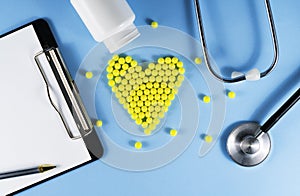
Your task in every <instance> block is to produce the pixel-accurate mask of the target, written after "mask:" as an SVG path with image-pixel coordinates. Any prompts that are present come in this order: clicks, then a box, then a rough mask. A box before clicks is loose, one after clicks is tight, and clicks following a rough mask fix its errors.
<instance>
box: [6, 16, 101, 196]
mask: <svg viewBox="0 0 300 196" xmlns="http://www.w3.org/2000/svg"><path fill="white" fill-rule="evenodd" d="M0 69H1V72H0V73H1V77H0V91H1V95H0V108H1V110H0V119H1V130H0V134H1V136H0V157H1V161H0V172H5V171H12V170H17V169H23V168H29V167H32V166H37V165H40V164H46V163H48V164H54V165H57V168H56V169H53V170H51V171H48V172H45V173H41V174H33V175H28V176H21V177H15V178H9V179H4V180H0V195H7V194H15V193H18V192H21V191H23V190H25V189H27V188H29V187H32V186H34V185H37V184H39V183H42V182H44V181H47V180H49V179H52V178H54V177H56V176H58V175H61V174H63V173H66V172H68V171H70V170H73V169H75V168H78V167H80V166H82V165H85V164H87V163H90V162H92V161H95V160H97V159H99V158H100V157H101V156H102V154H103V148H102V144H101V142H100V140H99V138H98V135H97V133H96V131H95V129H94V127H93V123H92V122H91V119H90V118H89V117H88V115H87V112H86V110H85V107H84V105H83V103H82V101H81V98H80V95H79V92H78V90H77V87H76V84H75V83H74V81H73V80H72V78H71V76H70V74H69V72H68V70H67V67H66V66H65V64H64V61H63V59H62V56H61V54H60V52H59V49H58V45H57V43H56V41H55V38H54V36H53V34H52V32H51V30H50V27H49V25H48V23H47V22H46V21H45V20H43V19H38V20H35V21H33V22H31V23H29V24H26V25H24V26H22V27H20V28H18V29H15V30H13V31H10V32H8V33H6V34H4V35H1V36H0ZM2 170H3V171H2Z"/></svg>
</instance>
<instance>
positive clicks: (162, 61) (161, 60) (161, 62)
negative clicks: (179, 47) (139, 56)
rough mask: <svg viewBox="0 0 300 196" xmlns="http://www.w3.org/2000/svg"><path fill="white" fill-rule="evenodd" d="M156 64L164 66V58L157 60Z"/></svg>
mask: <svg viewBox="0 0 300 196" xmlns="http://www.w3.org/2000/svg"><path fill="white" fill-rule="evenodd" d="M157 62H158V63H159V64H164V63H165V59H164V58H159V59H158V60H157Z"/></svg>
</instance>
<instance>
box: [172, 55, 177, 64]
mask: <svg viewBox="0 0 300 196" xmlns="http://www.w3.org/2000/svg"><path fill="white" fill-rule="evenodd" d="M177 62H178V58H177V57H175V56H174V57H173V58H172V63H174V64H176V63H177Z"/></svg>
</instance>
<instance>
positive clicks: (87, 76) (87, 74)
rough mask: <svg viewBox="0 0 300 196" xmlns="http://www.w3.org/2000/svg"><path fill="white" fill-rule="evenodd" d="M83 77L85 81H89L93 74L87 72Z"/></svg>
mask: <svg viewBox="0 0 300 196" xmlns="http://www.w3.org/2000/svg"><path fill="white" fill-rule="evenodd" d="M85 77H86V78H87V79H91V78H92V77H93V72H91V71H87V72H86V73H85Z"/></svg>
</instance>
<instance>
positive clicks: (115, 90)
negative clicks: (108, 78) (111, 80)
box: [111, 86, 119, 92]
mask: <svg viewBox="0 0 300 196" xmlns="http://www.w3.org/2000/svg"><path fill="white" fill-rule="evenodd" d="M118 90H119V89H118V87H116V86H113V87H112V88H111V91H112V92H117V91H118Z"/></svg>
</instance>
